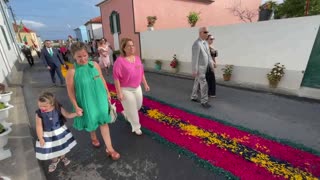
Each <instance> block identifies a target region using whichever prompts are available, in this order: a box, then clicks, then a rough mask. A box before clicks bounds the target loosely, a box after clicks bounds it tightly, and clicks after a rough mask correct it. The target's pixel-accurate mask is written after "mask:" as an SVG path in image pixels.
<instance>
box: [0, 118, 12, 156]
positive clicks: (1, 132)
mask: <svg viewBox="0 0 320 180" xmlns="http://www.w3.org/2000/svg"><path fill="white" fill-rule="evenodd" d="M11 131H12V129H11V128H10V127H5V126H3V125H2V124H1V123H0V160H3V159H6V158H8V157H11V151H10V150H9V149H8V150H4V146H5V145H7V143H8V134H9V133H10V132H11Z"/></svg>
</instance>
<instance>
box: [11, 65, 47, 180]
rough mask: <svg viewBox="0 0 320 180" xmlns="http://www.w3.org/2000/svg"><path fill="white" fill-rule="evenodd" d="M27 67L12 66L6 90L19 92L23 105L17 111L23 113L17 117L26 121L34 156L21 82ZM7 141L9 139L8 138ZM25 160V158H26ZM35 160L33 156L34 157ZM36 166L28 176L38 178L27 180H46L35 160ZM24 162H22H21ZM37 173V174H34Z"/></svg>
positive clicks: (33, 135) (33, 137) (26, 165)
mask: <svg viewBox="0 0 320 180" xmlns="http://www.w3.org/2000/svg"><path fill="white" fill-rule="evenodd" d="M26 67H27V64H26V63H23V62H18V63H16V64H15V65H14V67H13V70H12V73H11V74H10V75H9V78H8V88H15V89H16V90H15V91H16V92H17V91H19V92H21V96H22V97H21V96H20V97H21V101H20V102H21V104H23V107H22V108H21V107H20V109H19V111H24V113H21V114H20V113H19V115H17V116H24V118H25V120H26V121H27V122H26V123H27V124H28V130H29V135H30V137H31V138H32V141H33V144H32V146H33V151H34V154H35V150H34V147H35V144H34V142H35V133H34V132H33V129H32V128H31V125H30V119H29V116H28V113H27V110H28V108H27V106H26V101H25V100H26V99H25V96H24V92H23V88H24V82H23V77H24V76H23V75H24V70H25V68H26ZM15 98H18V97H15ZM20 106H21V105H20ZM19 119H22V118H19ZM12 138H13V139H14V137H11V139H12ZM9 139H10V136H9ZM26 158H27V157H26ZM34 158H35V156H34ZM36 161H37V162H36V166H37V167H33V170H32V171H33V172H32V174H31V175H30V176H32V175H35V174H39V175H40V177H29V176H28V179H35V178H36V179H46V178H45V177H46V176H45V173H44V170H43V168H42V167H41V165H40V162H39V161H38V160H36ZM23 162H24V161H23ZM33 165H34V164H33ZM28 166H29V164H25V166H24V167H26V168H30V167H28ZM28 170H29V169H26V172H28ZM13 171H14V170H12V172H13ZM36 171H37V172H36Z"/></svg>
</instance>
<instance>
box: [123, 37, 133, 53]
mask: <svg viewBox="0 0 320 180" xmlns="http://www.w3.org/2000/svg"><path fill="white" fill-rule="evenodd" d="M129 41H131V42H133V41H132V39H130V38H122V39H121V43H120V54H121V56H126V52H125V51H124V48H125V47H126V45H127V43H128V42H129Z"/></svg>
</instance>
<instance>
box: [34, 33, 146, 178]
mask: <svg viewBox="0 0 320 180" xmlns="http://www.w3.org/2000/svg"><path fill="white" fill-rule="evenodd" d="M96 43H97V44H96V46H92V44H93V43H91V42H89V43H83V42H72V43H71V40H70V41H68V43H67V44H66V46H62V47H60V49H59V50H58V49H56V48H53V47H52V43H51V41H49V40H46V41H45V42H44V47H43V49H42V50H41V55H40V59H41V60H42V61H43V63H44V64H45V66H46V68H47V69H48V70H49V72H50V75H51V80H52V82H53V83H56V80H55V73H57V75H58V77H59V79H60V83H61V85H62V86H64V85H65V84H66V86H67V92H68V96H69V99H70V101H71V103H72V105H73V109H74V112H73V113H69V112H67V111H66V110H65V109H63V107H62V105H60V104H59V103H58V102H57V100H56V98H55V97H54V95H53V94H52V93H50V92H45V93H43V94H42V95H40V97H39V99H38V106H39V109H38V110H37V114H36V123H37V135H38V141H37V143H36V157H37V158H38V159H39V160H52V162H51V164H50V165H49V168H48V171H49V172H53V171H54V170H55V169H56V167H57V165H58V163H59V162H60V161H61V162H63V163H64V165H65V166H67V165H68V164H69V163H70V160H69V159H68V158H67V157H66V156H65V154H66V153H68V152H69V151H70V150H71V149H72V148H73V147H74V146H75V145H76V141H75V139H74V137H73V135H72V134H71V132H70V131H69V130H68V128H67V127H66V125H65V119H66V118H74V122H73V127H74V128H75V129H77V130H79V131H86V132H89V133H90V137H91V143H92V146H94V147H100V146H101V145H100V142H99V140H98V138H97V135H96V132H95V131H96V130H97V129H98V128H99V129H100V132H101V135H102V137H103V142H104V144H105V146H106V150H105V152H106V154H107V156H109V157H111V158H112V159H113V160H118V159H119V158H120V153H119V152H117V151H116V150H115V148H114V147H113V145H112V141H111V136H110V129H109V126H108V124H109V123H110V122H111V115H110V107H111V102H110V100H111V98H110V92H109V89H108V85H107V83H106V81H105V79H104V76H103V71H105V73H106V74H107V73H109V72H108V69H109V68H111V65H113V78H114V82H115V86H116V91H117V96H118V99H119V100H120V101H121V103H122V105H123V107H124V111H123V112H122V113H123V114H124V117H125V118H126V119H127V121H128V122H130V124H131V130H132V132H133V133H134V134H136V135H138V136H140V135H142V131H141V125H140V121H139V116H138V111H139V109H140V108H141V106H142V90H141V87H140V84H143V85H144V88H145V90H146V91H149V90H150V87H149V85H148V83H147V80H146V78H145V76H144V68H143V65H142V62H141V59H140V57H138V56H136V55H135V47H134V42H133V41H132V40H131V39H128V38H124V39H122V41H121V48H120V52H121V55H120V56H119V57H118V58H117V60H116V61H115V63H114V64H113V57H111V53H110V49H111V48H110V45H109V44H108V43H107V41H106V40H105V39H100V40H99V41H97V42H96ZM90 44H91V46H90ZM69 45H70V46H69ZM69 53H70V54H69ZM70 58H72V60H71V59H70ZM95 59H96V60H97V61H98V62H96V60H95ZM65 61H69V62H71V61H74V66H73V68H70V69H69V70H68V72H67V75H66V78H64V77H63V76H62V75H61V68H60V67H61V66H62V65H65Z"/></svg>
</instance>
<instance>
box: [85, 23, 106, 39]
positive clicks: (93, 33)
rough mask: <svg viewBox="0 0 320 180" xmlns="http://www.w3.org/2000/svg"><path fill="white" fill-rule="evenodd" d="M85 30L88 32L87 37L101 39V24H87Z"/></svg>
mask: <svg viewBox="0 0 320 180" xmlns="http://www.w3.org/2000/svg"><path fill="white" fill-rule="evenodd" d="M86 29H87V31H89V32H90V37H89V34H88V38H93V39H101V38H103V32H102V24H91V23H89V24H87V25H86Z"/></svg>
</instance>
